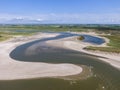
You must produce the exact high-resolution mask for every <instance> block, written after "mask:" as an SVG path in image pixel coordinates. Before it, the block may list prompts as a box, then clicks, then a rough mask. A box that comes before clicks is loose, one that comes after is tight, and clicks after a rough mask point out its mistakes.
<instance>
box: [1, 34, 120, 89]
mask: <svg viewBox="0 0 120 90" xmlns="http://www.w3.org/2000/svg"><path fill="white" fill-rule="evenodd" d="M74 35H75V34H68V33H62V34H61V35H59V36H57V37H53V38H45V39H41V40H38V41H34V42H31V43H27V44H24V45H22V46H19V47H17V48H16V49H15V50H13V51H12V52H11V54H10V56H11V58H14V59H16V60H19V61H24V62H49V63H73V64H82V65H87V66H92V67H93V69H92V70H93V73H94V76H92V77H90V78H88V79H85V80H76V81H67V80H62V79H52V78H43V79H31V80H15V81H0V90H120V78H119V76H120V71H119V70H117V69H115V68H113V67H112V66H110V65H109V64H106V63H104V62H101V61H100V60H98V59H96V58H94V57H92V56H89V55H86V54H84V53H81V52H77V51H72V50H68V49H63V48H56V47H50V46H47V45H41V43H42V42H44V41H47V40H54V39H60V38H65V37H70V36H74ZM87 40H88V39H87ZM99 40H100V39H99ZM97 41H98V40H97ZM98 44H99V43H98ZM31 48H32V51H31V52H30V51H29V50H30V49H31ZM27 50H28V51H29V53H30V54H29V53H27V54H26V51H27ZM46 51H47V52H46ZM32 52H34V54H33V53H32Z"/></svg>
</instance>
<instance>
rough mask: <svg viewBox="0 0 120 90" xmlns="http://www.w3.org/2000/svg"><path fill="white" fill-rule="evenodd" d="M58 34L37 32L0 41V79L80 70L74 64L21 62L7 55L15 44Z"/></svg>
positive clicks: (46, 75) (73, 73)
mask: <svg viewBox="0 0 120 90" xmlns="http://www.w3.org/2000/svg"><path fill="white" fill-rule="evenodd" d="M56 35H58V34H48V33H39V34H38V35H34V36H31V37H27V38H24V37H17V38H16V37H15V38H13V39H11V40H8V41H5V42H1V43H0V48H1V51H0V80H15V79H28V78H40V77H54V76H69V75H76V74H80V73H81V72H82V68H81V67H80V66H77V65H74V64H69V63H68V64H67V63H66V64H64V63H63V64H48V63H42V62H21V61H16V60H13V59H12V58H10V57H9V53H10V52H11V51H12V50H13V49H14V48H15V47H17V46H19V45H22V44H24V43H27V42H30V41H34V40H37V39H40V38H46V37H55V36H56Z"/></svg>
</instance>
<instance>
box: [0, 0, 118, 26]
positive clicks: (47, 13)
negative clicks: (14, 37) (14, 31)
mask: <svg viewBox="0 0 120 90" xmlns="http://www.w3.org/2000/svg"><path fill="white" fill-rule="evenodd" d="M0 23H83V24H84V23H103V24H104V23H105V24H120V0H0Z"/></svg>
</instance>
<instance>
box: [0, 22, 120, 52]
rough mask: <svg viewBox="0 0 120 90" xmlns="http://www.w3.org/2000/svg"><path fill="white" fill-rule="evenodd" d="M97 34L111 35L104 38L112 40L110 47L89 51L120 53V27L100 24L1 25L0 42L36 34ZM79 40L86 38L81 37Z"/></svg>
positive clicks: (91, 48) (90, 48) (92, 48)
mask: <svg viewBox="0 0 120 90" xmlns="http://www.w3.org/2000/svg"><path fill="white" fill-rule="evenodd" d="M46 31H50V32H52V31H53V32H65V31H70V32H71V31H72V32H96V33H99V34H109V35H105V36H104V37H106V38H108V39H110V43H109V44H108V46H109V47H87V48H86V49H89V50H100V51H106V52H117V53H120V36H119V35H120V25H99V24H80V25H79V24H63V25H62V24H60V25H59V24H46V25H0V41H3V40H6V39H8V38H10V37H12V36H13V35H25V36H28V35H33V34H35V33H36V32H46ZM78 39H79V40H83V39H84V37H83V36H80V37H79V38H78Z"/></svg>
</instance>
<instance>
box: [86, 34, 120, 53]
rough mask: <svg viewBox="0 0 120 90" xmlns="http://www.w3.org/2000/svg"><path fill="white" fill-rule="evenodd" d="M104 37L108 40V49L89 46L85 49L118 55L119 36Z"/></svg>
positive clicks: (119, 50) (119, 48)
mask: <svg viewBox="0 0 120 90" xmlns="http://www.w3.org/2000/svg"><path fill="white" fill-rule="evenodd" d="M104 37H106V38H108V39H110V42H109V43H108V44H107V45H108V46H109V47H93V46H89V47H86V48H85V49H87V50H98V51H104V52H115V53H120V36H119V35H109V36H107V35H106V36H104Z"/></svg>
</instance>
